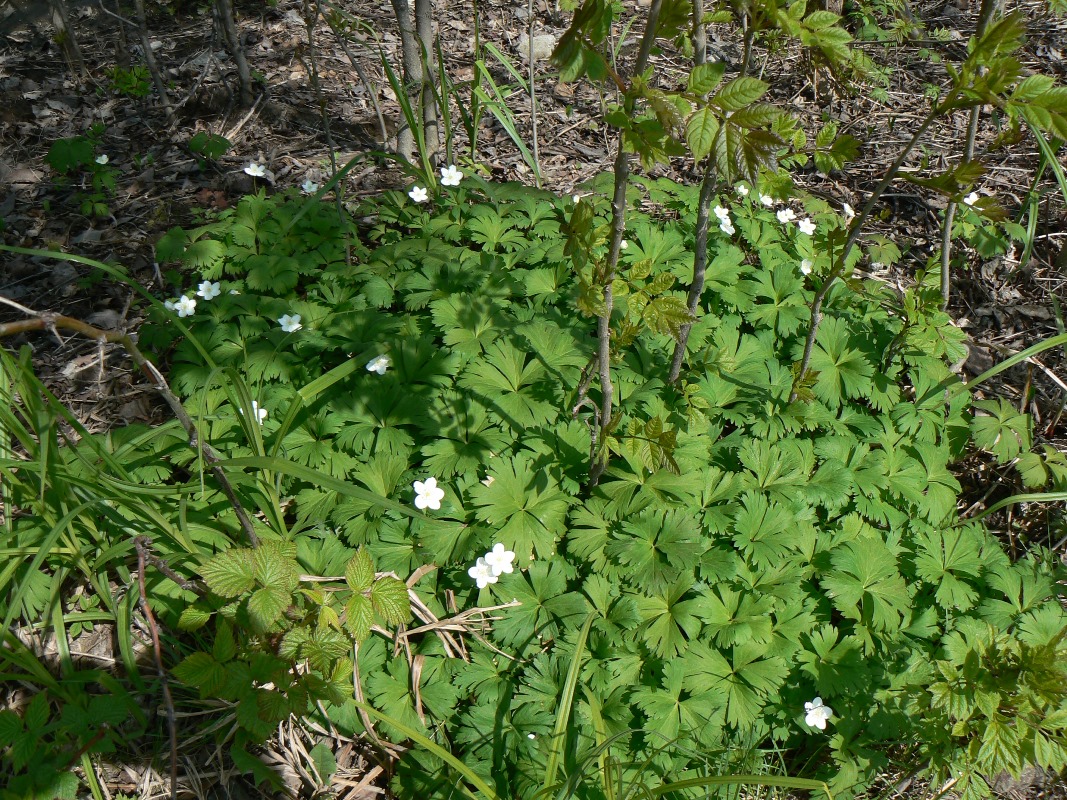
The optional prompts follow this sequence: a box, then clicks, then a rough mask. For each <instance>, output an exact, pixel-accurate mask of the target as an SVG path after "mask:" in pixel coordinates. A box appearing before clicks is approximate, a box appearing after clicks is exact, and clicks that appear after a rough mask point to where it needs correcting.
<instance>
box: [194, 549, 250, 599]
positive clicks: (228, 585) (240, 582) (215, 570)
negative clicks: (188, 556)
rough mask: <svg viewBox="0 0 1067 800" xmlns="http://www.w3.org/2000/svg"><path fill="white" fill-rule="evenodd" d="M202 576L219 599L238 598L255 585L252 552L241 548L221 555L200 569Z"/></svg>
mask: <svg viewBox="0 0 1067 800" xmlns="http://www.w3.org/2000/svg"><path fill="white" fill-rule="evenodd" d="M200 575H201V577H203V579H204V582H205V583H207V586H208V588H209V589H211V591H213V592H214V593H215V594H217V595H218V596H219V597H237V595H239V594H242V593H244V592H247V591H248V590H249V589H251V588H252V586H253V585H255V566H254V564H253V561H252V551H251V550H248V549H246V548H240V549H236V550H227V551H226V552H224V553H219V554H218V555H216V556H214V557H213V558H212V559H211V560H210V561H208V562H207V563H206V564H204V566H202V567H201V568H200Z"/></svg>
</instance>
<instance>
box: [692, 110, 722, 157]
mask: <svg viewBox="0 0 1067 800" xmlns="http://www.w3.org/2000/svg"><path fill="white" fill-rule="evenodd" d="M718 132H719V120H718V118H717V117H716V116H715V112H714V111H713V110H712V109H711V108H702V109H700V110H699V111H697V112H696V113H695V114H693V116H691V117H690V118H689V122H687V123H686V126H685V141H686V144H688V145H689V149H690V150H691V151H692V153H693V158H694V159H696V160H697V161H701V160H702V159H703V158H704V156H706V155H707V154H708V153H710V152H711V148H712V147H713V146H714V144H715V137H716V135H717V134H718Z"/></svg>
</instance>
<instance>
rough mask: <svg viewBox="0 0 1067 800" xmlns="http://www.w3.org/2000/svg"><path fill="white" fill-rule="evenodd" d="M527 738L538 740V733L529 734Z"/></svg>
mask: <svg viewBox="0 0 1067 800" xmlns="http://www.w3.org/2000/svg"><path fill="white" fill-rule="evenodd" d="M526 738H527V739H536V738H537V734H536V733H528V734H526Z"/></svg>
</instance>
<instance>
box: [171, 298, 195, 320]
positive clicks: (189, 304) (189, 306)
mask: <svg viewBox="0 0 1067 800" xmlns="http://www.w3.org/2000/svg"><path fill="white" fill-rule="evenodd" d="M174 310H175V311H177V312H178V316H179V317H191V316H192V315H193V312H194V311H196V301H195V300H194V299H193V298H191V297H186V296H185V295H182V296H181V297H179V298H178V300H177V301H175V303H174Z"/></svg>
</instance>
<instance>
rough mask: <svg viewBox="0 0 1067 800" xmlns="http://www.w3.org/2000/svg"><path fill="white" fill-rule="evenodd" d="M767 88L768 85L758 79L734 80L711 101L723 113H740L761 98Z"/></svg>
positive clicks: (743, 78) (741, 78) (742, 78)
mask: <svg viewBox="0 0 1067 800" xmlns="http://www.w3.org/2000/svg"><path fill="white" fill-rule="evenodd" d="M769 88H770V84H767V83H765V82H763V81H761V80H759V79H758V78H750V77H748V76H744V77H740V78H734V79H733V80H732V81H729V82H728V83H727V84H726V85H725V86H723V87H722V89H720V90H719V92H718V93H717V94H716V95H715V97H714V98H712V101H713V102H714V103H715V105H717V106H718V107H719V108H721V109H722V110H723V111H740V110H741V109H742V108H744V107H745V106H747V105H751V104H752V103H755V102H756V101H757V100H759V99H760V98H761V97H763V95H764V94H765V93H766V92H767V90H768V89H769Z"/></svg>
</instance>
